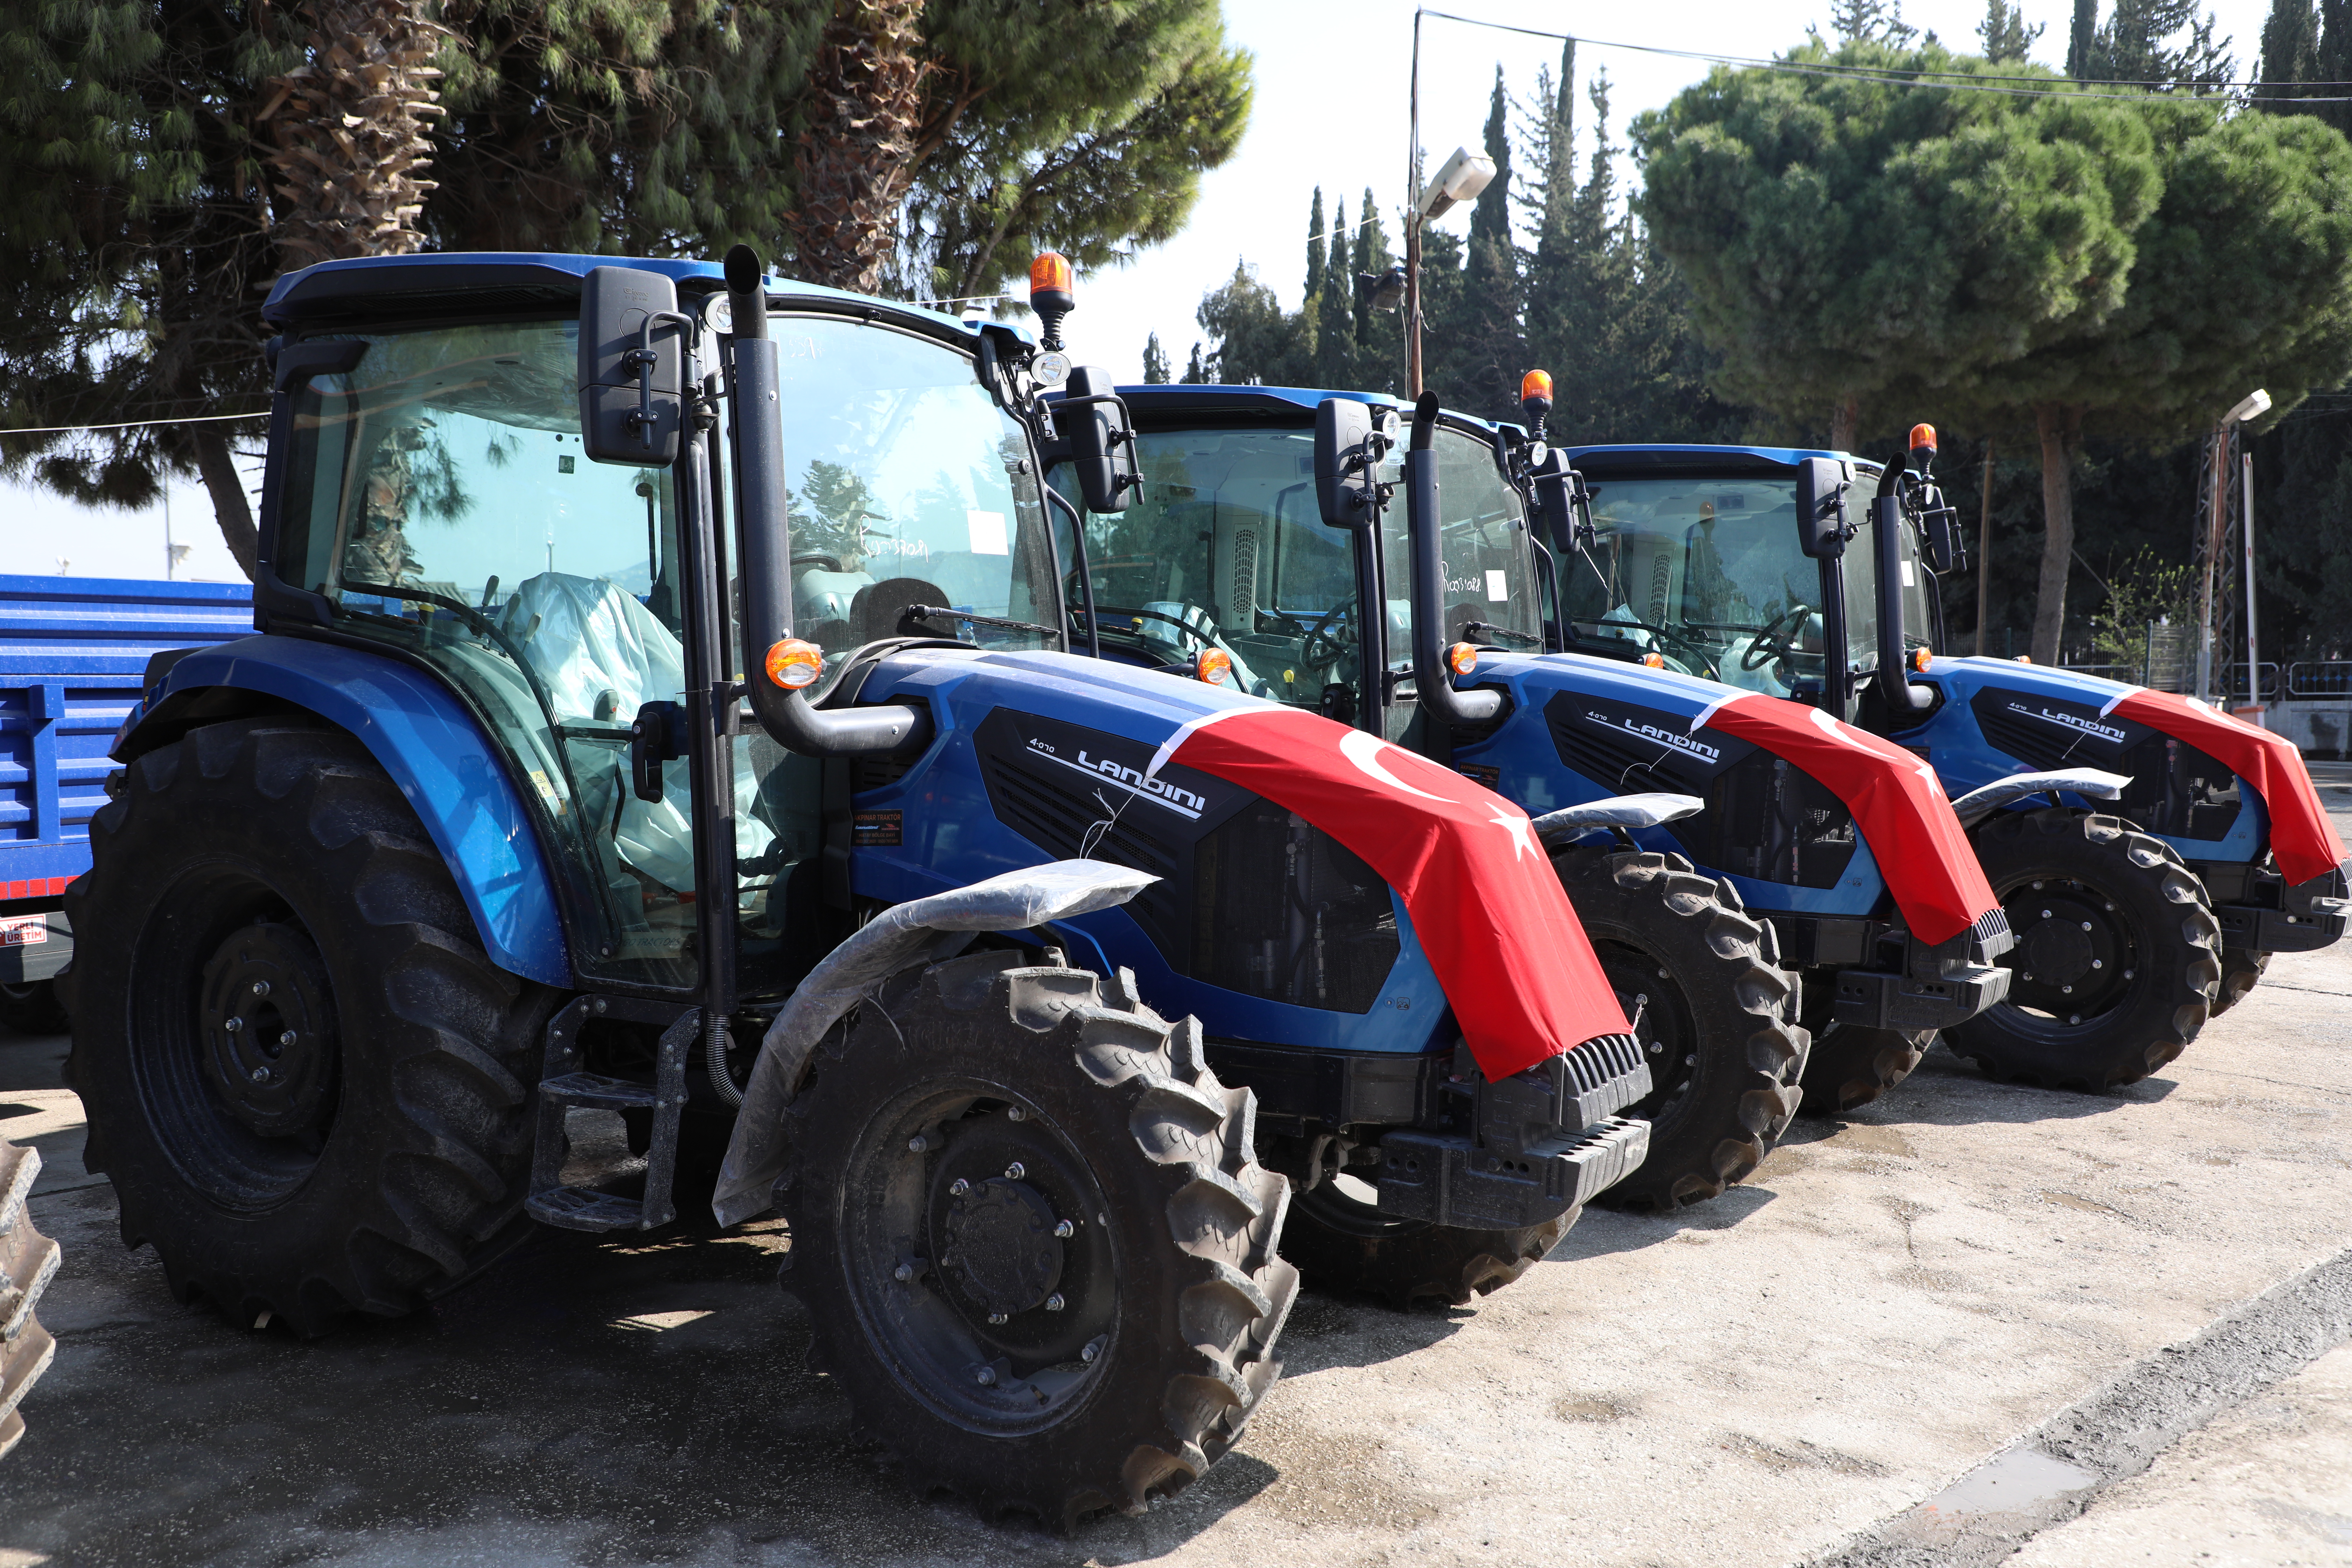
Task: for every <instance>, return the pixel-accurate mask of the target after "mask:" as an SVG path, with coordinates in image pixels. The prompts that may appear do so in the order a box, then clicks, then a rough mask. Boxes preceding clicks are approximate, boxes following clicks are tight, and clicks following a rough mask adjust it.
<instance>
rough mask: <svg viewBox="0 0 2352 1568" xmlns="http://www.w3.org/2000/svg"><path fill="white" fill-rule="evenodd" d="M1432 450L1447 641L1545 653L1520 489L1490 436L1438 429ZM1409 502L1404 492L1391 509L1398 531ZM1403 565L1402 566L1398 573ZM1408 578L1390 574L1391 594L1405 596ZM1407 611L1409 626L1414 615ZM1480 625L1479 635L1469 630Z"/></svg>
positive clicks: (1541, 621)
mask: <svg viewBox="0 0 2352 1568" xmlns="http://www.w3.org/2000/svg"><path fill="white" fill-rule="evenodd" d="M1434 446H1435V450H1436V452H1437V476H1438V479H1437V510H1438V519H1439V535H1438V537H1439V540H1440V544H1439V552H1440V554H1441V557H1442V558H1443V560H1444V564H1445V588H1444V594H1443V595H1441V603H1443V604H1444V606H1445V631H1444V637H1443V638H1442V639H1441V640H1442V641H1444V642H1448V643H1454V642H1465V641H1466V642H1482V643H1486V644H1487V645H1488V646H1490V647H1506V648H1532V649H1534V650H1536V651H1538V652H1541V651H1542V649H1543V611H1542V607H1541V606H1540V605H1538V603H1537V595H1536V573H1535V556H1534V553H1533V552H1532V551H1530V550H1529V548H1528V537H1529V536H1528V527H1527V514H1526V510H1525V509H1524V508H1523V507H1522V506H1521V505H1520V502H1519V492H1518V491H1517V489H1515V488H1514V487H1513V486H1512V485H1510V484H1509V483H1508V482H1507V481H1506V480H1505V479H1504V478H1503V472H1502V469H1501V468H1500V467H1499V466H1498V465H1497V463H1496V456H1495V448H1494V446H1493V444H1492V443H1490V442H1489V441H1487V440H1486V439H1485V438H1484V437H1477V436H1472V435H1470V434H1468V433H1466V432H1465V431H1461V430H1455V429H1452V428H1450V427H1445V426H1440V427H1439V429H1438V431H1437V433H1436V436H1435V438H1434ZM1403 501H1404V498H1403V496H1402V493H1400V494H1399V496H1398V498H1397V502H1396V504H1395V505H1393V506H1391V508H1390V509H1389V512H1390V516H1391V520H1392V521H1394V522H1395V523H1396V524H1397V525H1398V526H1399V527H1400V528H1402V525H1403V523H1404V504H1403ZM1405 564H1406V563H1402V562H1400V563H1399V565H1398V568H1397V570H1398V571H1400V572H1401V571H1402V568H1403V566H1404V565H1405ZM1410 581H1411V579H1410V578H1409V577H1407V576H1404V575H1401V574H1400V575H1392V576H1391V580H1390V583H1389V596H1390V597H1391V599H1404V598H1406V597H1407V594H1408V585H1409V584H1410ZM1408 603H1409V600H1408ZM1405 614H1406V616H1407V624H1408V625H1410V624H1411V622H1410V616H1411V612H1410V610H1409V609H1408V610H1407V611H1406V612H1405ZM1474 622H1475V623H1476V625H1477V627H1478V629H1477V630H1476V631H1475V632H1473V631H1472V630H1471V629H1470V627H1471V626H1472V623H1474Z"/></svg>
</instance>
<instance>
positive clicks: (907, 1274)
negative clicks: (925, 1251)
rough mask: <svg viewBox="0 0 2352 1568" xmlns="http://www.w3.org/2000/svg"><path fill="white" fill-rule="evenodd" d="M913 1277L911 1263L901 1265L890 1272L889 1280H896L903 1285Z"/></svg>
mask: <svg viewBox="0 0 2352 1568" xmlns="http://www.w3.org/2000/svg"><path fill="white" fill-rule="evenodd" d="M914 1277H915V1266H914V1265H913V1264H911V1263H901V1264H900V1265H898V1268H893V1269H892V1270H890V1278H891V1279H896V1280H897V1281H898V1283H899V1284H901V1285H904V1284H905V1283H907V1281H908V1280H909V1279H913V1278H914Z"/></svg>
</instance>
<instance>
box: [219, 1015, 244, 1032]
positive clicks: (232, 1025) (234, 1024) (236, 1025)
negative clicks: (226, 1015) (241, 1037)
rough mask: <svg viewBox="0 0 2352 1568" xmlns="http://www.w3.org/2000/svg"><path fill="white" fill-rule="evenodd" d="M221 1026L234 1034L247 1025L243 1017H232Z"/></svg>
mask: <svg viewBox="0 0 2352 1568" xmlns="http://www.w3.org/2000/svg"><path fill="white" fill-rule="evenodd" d="M221 1027H222V1028H224V1029H226V1030H227V1031H228V1032H229V1033H230V1034H232V1035H234V1034H236V1032H237V1031H238V1030H240V1029H242V1028H244V1027H245V1020H244V1019H242V1018H231V1019H230V1020H229V1021H228V1022H227V1023H226V1024H223V1025H222V1026H221Z"/></svg>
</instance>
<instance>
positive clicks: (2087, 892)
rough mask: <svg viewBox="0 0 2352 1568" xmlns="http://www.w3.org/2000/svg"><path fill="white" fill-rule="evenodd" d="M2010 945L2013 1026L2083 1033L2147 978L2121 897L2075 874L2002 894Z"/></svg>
mask: <svg viewBox="0 0 2352 1568" xmlns="http://www.w3.org/2000/svg"><path fill="white" fill-rule="evenodd" d="M2001 909H2002V910H2003V912H2004V913H2006V914H2007V916H2008V917H2009V929H2010V930H2011V931H2012V932H2014V933H2015V935H2016V938H2017V946H2016V948H2015V950H2014V951H2013V952H2011V955H2010V959H2009V963H2010V968H2011V979H2010V988H2009V995H2008V996H2007V998H2005V999H2004V1000H2003V1001H2002V1002H2001V1003H2000V1007H2001V1009H2002V1011H2003V1015H2004V1016H2005V1017H2006V1018H2007V1019H2008V1020H2009V1022H2010V1024H2011V1026H2013V1027H2020V1028H2023V1029H2025V1030H2028V1031H2030V1032H2032V1033H2034V1034H2037V1035H2042V1036H2045V1037H2067V1036H2073V1035H2077V1034H2081V1035H2088V1034H2090V1033H2092V1032H2093V1031H2095V1030H2096V1029H2098V1028H2100V1027H2101V1026H2103V1025H2104V1024H2105V1022H2106V1021H2107V1019H2108V1018H2109V1017H2111V1016H2113V1015H2115V1014H2116V1013H2117V1012H2118V1011H2120V1010H2122V1009H2123V1008H2125V1007H2126V1006H2128V1005H2130V1003H2131V1002H2132V1000H2133V998H2134V997H2135V995H2136V994H2137V993H2138V992H2139V991H2140V990H2141V989H2142V988H2143V987H2144V986H2146V985H2147V984H2149V983H2150V981H2151V980H2152V978H2153V977H2152V976H2151V975H2149V974H2148V973H2147V952H2148V946H2147V939H2146V934H2145V932H2143V931H2141V929H2140V924H2139V921H2137V918H2136V917H2135V916H2134V914H2133V912H2132V911H2131V910H2130V909H2129V908H2128V907H2126V904H2125V902H2124V900H2119V899H2116V898H2113V897H2110V896H2109V895H2107V894H2106V893H2105V892H2102V891H2101V890H2100V889H2097V888H2095V887H2093V886H2092V885H2091V884H2090V883H2088V882H2084V881H2083V880H2081V879H2078V878H2074V877H2040V878H2035V879H2031V880H2029V881H2025V882H2021V883H2020V884H2018V885H2017V886H2016V887H2014V888H2012V889H2009V890H2008V891H2007V892H2005V893H2003V894H2002V895H2001Z"/></svg>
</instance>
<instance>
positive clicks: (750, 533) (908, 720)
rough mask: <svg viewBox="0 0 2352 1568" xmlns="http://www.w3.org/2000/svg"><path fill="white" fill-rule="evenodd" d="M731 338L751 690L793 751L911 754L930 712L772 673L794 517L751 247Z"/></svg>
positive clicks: (733, 255) (785, 624) (742, 251)
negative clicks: (817, 698)
mask: <svg viewBox="0 0 2352 1568" xmlns="http://www.w3.org/2000/svg"><path fill="white" fill-rule="evenodd" d="M726 268H727V308H728V310H729V312H730V316H731V318H732V321H733V327H734V331H733V332H732V333H731V334H730V339H729V342H728V345H727V368H728V382H729V384H730V387H731V388H732V390H733V393H734V401H735V418H734V421H733V434H734V449H735V494H736V497H737V505H736V515H737V517H738V518H739V519H740V523H741V528H742V550H741V556H742V573H743V675H744V681H743V685H744V694H745V696H747V697H748V698H750V700H751V711H752V712H753V713H755V714H757V715H758V716H759V720H760V724H761V728H763V729H765V730H766V731H768V733H769V735H771V736H772V737H773V738H774V740H775V742H776V744H778V745H780V746H782V747H783V748H784V749H785V750H786V751H788V752H799V753H800V754H801V755H803V756H809V757H853V756H869V755H874V754H877V753H880V752H899V751H911V750H916V749H919V748H920V747H921V746H923V745H925V744H927V743H928V742H929V740H930V738H931V721H930V716H929V714H928V713H926V712H924V711H922V710H919V709H914V708H906V707H900V706H898V705H896V704H878V705H876V706H873V707H866V708H838V709H828V708H817V707H814V706H813V705H812V704H811V703H810V702H809V700H808V698H807V696H806V695H805V694H804V693H803V691H800V690H797V689H786V688H784V687H782V686H779V685H777V684H776V683H775V682H774V681H772V680H771V679H768V674H767V662H768V649H769V648H771V647H773V646H774V645H775V644H776V643H778V642H779V641H782V639H784V638H786V637H791V636H792V635H793V589H792V560H793V540H792V520H791V517H790V515H789V510H788V500H787V491H786V489H785V485H784V427H783V421H782V418H781V417H779V416H778V412H777V410H778V407H779V401H780V399H781V397H782V376H781V372H780V369H779V366H778V363H777V358H776V343H775V340H773V339H772V338H771V337H769V335H768V297H767V289H766V287H765V285H764V283H763V281H762V279H761V266H760V258H759V257H758V255H757V254H755V253H754V252H753V251H752V249H751V247H750V246H748V245H739V246H737V247H735V248H734V249H732V250H730V251H729V252H728V253H727V261H726Z"/></svg>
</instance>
